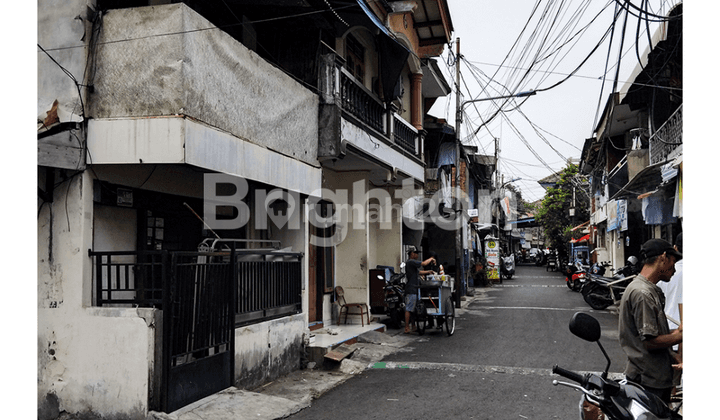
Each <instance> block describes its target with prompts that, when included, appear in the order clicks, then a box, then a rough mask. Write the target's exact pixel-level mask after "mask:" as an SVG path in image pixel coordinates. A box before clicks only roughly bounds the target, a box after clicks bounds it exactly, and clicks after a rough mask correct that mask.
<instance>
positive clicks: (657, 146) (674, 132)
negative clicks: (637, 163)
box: [650, 105, 683, 165]
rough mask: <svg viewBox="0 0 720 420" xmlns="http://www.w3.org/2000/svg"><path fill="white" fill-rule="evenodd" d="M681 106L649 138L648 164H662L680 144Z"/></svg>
mask: <svg viewBox="0 0 720 420" xmlns="http://www.w3.org/2000/svg"><path fill="white" fill-rule="evenodd" d="M682 133H683V113H682V105H680V107H679V108H678V109H677V110H676V111H675V112H674V113H673V115H671V116H670V118H668V120H667V121H665V124H663V125H662V126H661V127H660V128H659V129H658V130H657V131H655V133H653V135H652V136H650V164H651V165H654V164H656V163H660V162H664V161H665V160H667V159H668V157H669V156H670V154H671V153H672V152H673V150H675V149H677V148H678V147H679V146H680V145H681V144H682V138H683V136H682Z"/></svg>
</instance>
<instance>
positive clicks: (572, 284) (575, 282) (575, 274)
mask: <svg viewBox="0 0 720 420" xmlns="http://www.w3.org/2000/svg"><path fill="white" fill-rule="evenodd" d="M586 281H587V271H586V270H585V267H583V265H582V264H581V263H580V260H575V262H572V263H570V264H568V265H567V266H565V284H567V287H568V288H569V289H570V290H572V291H573V292H579V291H580V290H581V289H582V287H583V286H584V285H585V283H586Z"/></svg>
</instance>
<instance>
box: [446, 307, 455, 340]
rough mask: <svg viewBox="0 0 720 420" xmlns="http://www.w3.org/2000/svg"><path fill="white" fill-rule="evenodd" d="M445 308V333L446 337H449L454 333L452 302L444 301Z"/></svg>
mask: <svg viewBox="0 0 720 420" xmlns="http://www.w3.org/2000/svg"><path fill="white" fill-rule="evenodd" d="M445 307H446V308H447V311H446V314H445V332H446V333H447V335H448V336H451V335H453V333H454V332H455V307H454V306H453V303H452V300H450V299H446V300H445Z"/></svg>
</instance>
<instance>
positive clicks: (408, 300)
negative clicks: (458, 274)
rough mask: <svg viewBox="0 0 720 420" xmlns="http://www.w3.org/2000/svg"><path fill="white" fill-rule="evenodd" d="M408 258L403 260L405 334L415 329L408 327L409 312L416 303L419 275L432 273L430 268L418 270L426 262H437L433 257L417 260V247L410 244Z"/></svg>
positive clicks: (426, 263)
mask: <svg viewBox="0 0 720 420" xmlns="http://www.w3.org/2000/svg"><path fill="white" fill-rule="evenodd" d="M408 256H409V257H410V259H409V260H407V261H406V262H405V273H406V274H407V279H408V281H407V283H406V284H405V334H407V333H410V332H411V331H414V330H415V327H413V329H412V330H411V329H410V313H411V312H413V311H414V310H415V304H416V303H417V295H418V287H420V276H421V275H425V274H433V271H432V270H425V271H420V269H421V268H422V267H425V266H426V265H428V264H437V261H435V258H433V257H430V258H428V259H427V260H425V261H422V262H421V261H419V260H418V257H419V256H420V255H419V254H418V250H417V248H415V247H414V246H410V248H409V249H408Z"/></svg>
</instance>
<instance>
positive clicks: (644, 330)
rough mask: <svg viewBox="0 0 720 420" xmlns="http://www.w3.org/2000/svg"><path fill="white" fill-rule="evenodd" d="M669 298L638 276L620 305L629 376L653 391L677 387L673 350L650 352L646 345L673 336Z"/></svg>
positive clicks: (627, 374)
mask: <svg viewBox="0 0 720 420" xmlns="http://www.w3.org/2000/svg"><path fill="white" fill-rule="evenodd" d="M664 307H665V295H663V292H662V290H660V288H659V287H658V286H656V285H655V284H653V283H651V282H650V281H649V280H648V279H647V278H645V277H643V276H640V275H638V276H637V277H636V278H635V279H634V280H633V281H632V282H631V283H630V285H628V287H627V289H625V293H623V297H622V300H621V301H620V318H619V321H618V330H619V331H618V332H619V336H620V346H621V347H622V349H623V351H625V354H627V357H628V362H627V366H626V368H625V376H627V378H628V379H631V380H632V379H638V378H640V380H641V383H642V384H643V385H646V386H649V387H651V388H670V387H672V386H673V368H672V364H673V360H674V359H673V357H672V355H671V353H670V349H667V348H665V349H657V350H648V349H647V348H645V343H644V341H645V340H647V339H648V338H653V337H657V336H660V335H665V334H669V333H670V329H669V328H668V323H667V318H665V312H664V311H663V308H664Z"/></svg>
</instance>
